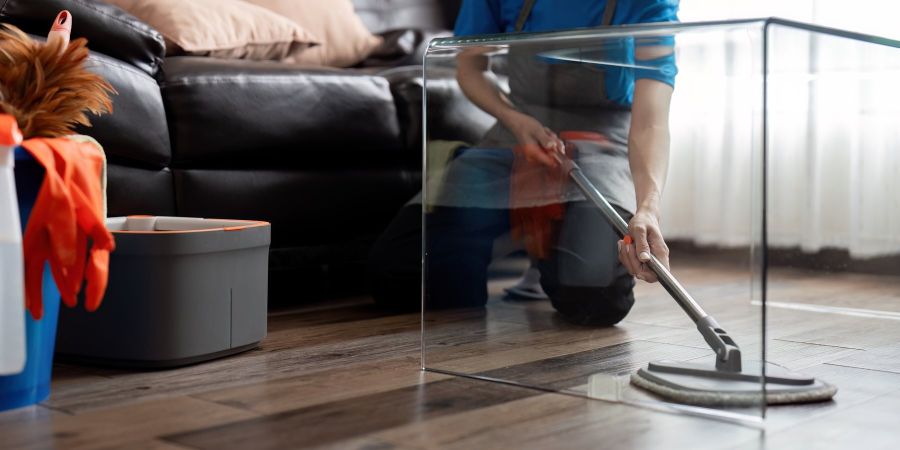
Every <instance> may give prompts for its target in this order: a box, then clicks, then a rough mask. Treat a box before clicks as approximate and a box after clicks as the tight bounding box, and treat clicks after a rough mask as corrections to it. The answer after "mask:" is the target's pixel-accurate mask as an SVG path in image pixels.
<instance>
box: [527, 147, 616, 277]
mask: <svg viewBox="0 0 900 450" xmlns="http://www.w3.org/2000/svg"><path fill="white" fill-rule="evenodd" d="M559 138H560V139H562V140H563V142H564V143H565V152H566V156H565V157H567V158H574V157H575V152H576V151H577V149H576V145H575V144H574V143H573V141H592V142H596V143H599V144H604V143H608V142H609V139H608V138H607V137H606V136H604V135H602V134H600V133H595V132H592V131H562V132H560V133H559ZM513 153H514V154H515V159H514V160H513V168H512V174H511V175H510V187H509V197H510V204H511V207H510V227H511V228H512V230H511V232H512V236H513V238H515V239H519V240H522V241H523V242H524V244H525V250H526V251H527V252H528V255H529V256H531V257H532V258H535V259H545V258H547V257H548V256H549V255H550V250H551V249H552V248H553V243H554V242H555V241H556V237H557V236H556V235H557V233H558V231H559V225H560V224H561V223H562V220H563V216H564V215H565V212H566V208H565V198H564V195H565V192H566V187H567V185H568V183H569V174H568V173H567V172H566V171H565V169H564V168H563V167H554V168H551V167H547V166H545V165H543V164H541V163H539V162H532V161H528V159H527V158H525V156H524V155H525V151H524V149H523V148H521V147H516V148H514V149H513ZM532 203H534V204H540V205H541V206H522V205H528V204H532Z"/></svg>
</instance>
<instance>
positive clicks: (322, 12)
mask: <svg viewBox="0 0 900 450" xmlns="http://www.w3.org/2000/svg"><path fill="white" fill-rule="evenodd" d="M246 1H247V2H249V3H253V4H256V5H259V6H262V7H265V8H268V9H270V10H272V11H274V12H276V13H278V14H281V15H282V16H285V17H287V18H289V19H291V20H293V21H294V22H296V23H298V24H299V25H300V26H301V27H303V28H304V29H306V30H309V31H310V32H311V33H313V34H314V35H316V36H318V37H319V38H320V39H321V41H320V43H321V45H319V46H316V47H311V48H302V49H294V50H293V51H292V52H291V54H290V55H289V56H288V57H287V58H286V59H285V61H286V62H293V63H298V64H305V65H315V66H331V67H348V66H352V65H354V64H356V63H358V62H360V61H362V60H363V59H365V58H366V57H367V56H369V54H370V53H372V50H374V49H375V48H376V47H378V45H379V44H381V38H380V37H378V36H374V35H372V33H371V32H369V30H368V29H366V26H365V25H364V24H363V23H362V20H361V19H360V18H359V16H358V15H356V11H354V10H353V3H351V1H350V0H246Z"/></svg>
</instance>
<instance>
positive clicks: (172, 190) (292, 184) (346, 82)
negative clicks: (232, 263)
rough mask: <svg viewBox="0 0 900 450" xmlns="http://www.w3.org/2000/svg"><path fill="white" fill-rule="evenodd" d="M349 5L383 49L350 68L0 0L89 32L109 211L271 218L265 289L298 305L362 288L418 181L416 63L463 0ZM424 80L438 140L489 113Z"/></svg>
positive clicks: (78, 4)
mask: <svg viewBox="0 0 900 450" xmlns="http://www.w3.org/2000/svg"><path fill="white" fill-rule="evenodd" d="M355 3H356V6H357V10H358V12H359V14H360V15H361V17H362V18H363V19H364V22H365V23H366V24H367V26H369V27H370V29H371V30H372V32H374V33H380V34H382V35H383V36H384V37H385V45H384V46H383V47H382V48H380V49H379V50H378V51H376V53H375V54H374V55H373V56H372V57H371V58H370V59H369V60H367V61H366V62H364V63H363V64H361V65H360V67H357V68H352V69H323V68H305V67H300V66H293V65H285V64H279V63H269V62H252V61H232V60H216V59H208V58H196V57H172V58H166V57H165V48H164V41H163V38H162V36H161V35H160V34H159V33H158V32H156V31H155V30H153V29H152V28H151V27H150V26H148V25H147V24H145V23H143V22H141V21H139V20H138V19H136V18H134V17H133V16H131V15H129V14H127V13H125V12H123V11H121V10H119V9H118V8H115V7H113V6H110V5H107V4H105V3H103V2H102V1H100V0H5V1H3V2H0V22H6V23H11V24H14V25H16V26H19V27H20V28H22V29H24V30H25V31H26V32H28V33H32V34H35V35H37V36H42V35H45V33H46V30H47V29H48V27H49V26H50V23H51V21H52V19H53V17H55V15H56V14H57V12H58V11H60V10H62V9H68V10H70V11H71V12H72V13H73V16H74V18H75V26H74V31H73V35H74V36H73V37H86V38H87V39H88V40H89V46H90V48H91V49H92V67H93V70H96V71H98V72H100V73H102V74H103V75H104V76H106V77H107V79H108V80H109V81H110V82H111V83H112V84H113V86H114V87H115V88H116V90H117V91H118V95H117V96H116V97H115V98H114V112H113V114H111V115H107V116H103V117H100V118H97V119H96V120H94V124H95V125H94V127H93V129H89V130H83V132H84V133H85V134H90V135H92V136H93V137H95V138H96V139H97V140H98V141H100V143H101V144H102V145H103V146H104V148H105V149H106V152H107V155H108V159H109V163H110V165H109V189H108V200H109V213H110V215H128V214H155V215H179V216H197V217H223V218H234V219H240V218H248V219H260V220H267V221H270V222H271V223H272V233H273V243H272V253H271V258H270V274H271V277H270V278H271V281H272V288H273V289H272V293H273V300H275V301H276V302H281V301H289V302H299V301H304V300H308V299H313V298H321V297H322V296H323V295H328V296H335V295H342V294H349V293H355V292H360V291H361V289H362V287H363V285H364V283H363V267H364V262H365V258H366V255H367V252H368V248H369V246H370V244H371V242H372V241H373V240H374V238H375V237H376V236H377V235H378V234H379V233H380V232H381V231H382V230H383V229H384V227H385V226H386V225H387V223H388V222H389V221H390V219H391V217H392V216H393V214H394V213H395V212H396V211H397V210H398V209H399V207H400V206H401V205H402V204H403V203H404V202H406V201H407V200H408V199H409V198H410V197H411V196H413V195H414V194H415V193H416V192H417V191H418V189H419V187H420V183H421V145H422V144H421V142H422V141H421V135H422V129H421V128H422V124H421V97H422V91H421V90H422V79H421V76H422V73H421V66H418V64H420V62H421V53H422V51H423V48H424V46H425V45H426V44H427V40H428V39H429V38H430V37H432V36H434V35H435V34H436V33H441V32H443V33H447V31H446V30H449V29H450V28H451V27H452V22H453V20H454V19H455V14H456V10H457V9H458V6H459V2H458V1H442V0H356V2H355ZM429 85H430V86H432V85H433V87H434V92H435V94H434V95H435V98H441V99H444V104H445V105H446V111H432V112H430V114H434V116H435V117H442V118H443V120H444V121H445V122H446V124H445V125H446V131H447V133H446V134H447V136H453V137H457V138H458V136H459V135H460V134H462V135H464V136H465V135H468V136H472V137H473V138H474V137H477V136H478V134H479V133H481V132H482V131H483V130H484V129H485V128H486V126H488V125H490V123H489V121H486V120H485V117H484V116H483V115H482V114H480V112H478V111H475V110H473V109H472V108H471V107H470V106H468V105H467V104H466V103H465V102H463V101H460V99H459V93H458V89H457V88H456V87H455V82H454V81H453V80H452V75H448V77H447V79H445V80H443V81H442V82H435V83H430V84H429ZM436 105H437V104H436ZM435 108H437V109H438V110H443V109H445V108H444V106H435ZM436 134H437V135H439V134H442V133H440V132H437V133H436ZM436 137H440V136H436Z"/></svg>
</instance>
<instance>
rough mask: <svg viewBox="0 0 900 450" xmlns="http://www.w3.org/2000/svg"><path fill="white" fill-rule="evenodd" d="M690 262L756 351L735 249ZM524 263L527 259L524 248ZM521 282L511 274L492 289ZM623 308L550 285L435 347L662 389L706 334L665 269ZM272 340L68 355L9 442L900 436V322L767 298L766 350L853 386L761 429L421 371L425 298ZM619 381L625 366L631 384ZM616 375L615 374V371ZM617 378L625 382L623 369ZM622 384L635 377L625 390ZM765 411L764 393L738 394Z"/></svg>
mask: <svg viewBox="0 0 900 450" xmlns="http://www.w3.org/2000/svg"><path fill="white" fill-rule="evenodd" d="M675 266H676V268H677V270H676V273H677V275H678V276H679V277H680V279H681V280H682V282H683V283H684V284H685V285H687V286H688V287H689V289H690V290H691V292H692V293H694V295H695V296H696V297H697V298H698V299H700V300H701V301H702V302H703V303H704V305H705V306H707V308H708V309H709V311H710V312H711V313H712V314H713V315H714V316H716V317H717V319H718V320H719V322H720V323H722V324H723V326H725V327H726V328H727V329H728V330H729V331H730V332H732V333H733V334H734V335H735V336H736V338H738V342H739V343H741V345H742V347H743V349H744V352H745V355H750V356H748V358H750V359H758V356H757V357H755V358H754V355H760V354H761V346H760V342H761V341H760V332H761V329H760V327H759V319H760V309H759V307H755V306H753V305H752V304H751V303H750V301H749V278H748V274H747V273H746V271H744V270H742V269H741V268H740V267H738V266H732V265H728V264H722V263H718V262H716V261H714V260H710V259H704V260H702V261H700V262H696V261H693V262H692V261H688V260H683V261H676V262H675ZM512 269H513V270H511V271H508V272H509V273H510V274H513V275H514V274H515V273H516V270H515V265H513V266H512ZM509 283H510V280H509V279H498V280H497V281H496V282H494V283H492V285H491V292H492V293H494V294H499V293H500V292H502V288H503V287H504V286H506V285H508V284H509ZM770 292H771V296H770V299H772V300H777V301H779V302H784V303H786V304H792V305H822V306H828V307H836V308H845V307H849V308H863V309H866V310H870V311H875V312H878V311H885V312H887V313H894V314H895V315H896V312H898V311H900V278H891V277H887V276H879V275H854V274H827V273H821V272H812V271H802V270H796V269H791V270H775V271H773V274H772V277H771V291H770ZM636 297H637V304H636V306H635V308H634V310H633V311H632V313H631V314H630V315H629V316H628V318H627V319H626V320H625V321H624V322H623V323H621V324H620V325H619V326H616V327H613V328H604V329H591V328H584V327H577V326H573V325H570V324H567V323H566V322H564V321H562V320H561V319H560V318H559V317H558V316H557V315H556V314H555V313H554V312H553V309H552V308H551V307H550V305H549V304H548V303H547V302H510V301H500V300H492V301H491V303H490V305H489V307H488V308H487V309H484V310H465V311H453V312H444V313H439V314H438V313H434V314H431V313H430V314H428V315H427V317H426V322H427V323H426V330H427V331H426V339H425V341H426V344H427V347H428V356H427V358H426V364H427V365H428V366H429V367H434V368H437V369H441V370H448V371H455V372H461V373H466V374H470V375H473V376H479V377H490V378H499V379H505V380H510V381H513V382H517V383H523V384H534V385H538V386H541V387H543V388H545V389H556V390H561V391H564V392H568V393H569V394H580V395H586V394H589V393H590V394H592V395H594V396H597V397H599V398H607V399H611V398H614V397H615V396H624V397H620V398H629V399H640V400H649V399H652V397H651V396H649V395H648V394H645V393H643V392H640V391H637V390H634V388H631V387H630V386H628V385H627V378H624V377H627V375H628V374H629V373H630V372H631V371H633V370H635V369H636V368H637V367H639V366H641V365H643V364H645V363H646V362H647V361H649V360H654V359H660V358H677V359H682V360H687V359H702V358H708V357H709V356H710V354H711V353H710V351H709V349H708V348H707V347H706V345H705V343H704V342H703V341H702V339H701V338H700V337H699V336H698V335H697V333H696V331H695V330H694V329H693V326H692V324H691V323H690V321H689V320H687V318H686V317H685V316H684V314H683V313H682V312H681V311H680V310H678V309H677V307H676V306H675V305H674V304H673V302H672V300H671V299H669V298H668V296H667V294H666V293H665V292H664V291H663V290H662V289H661V288H660V287H659V286H650V285H645V284H642V285H640V286H639V287H638V289H637V294H636ZM269 321H270V323H269V335H268V337H267V338H266V340H265V341H264V342H263V343H262V345H261V346H260V348H259V349H256V350H253V351H250V352H247V353H244V354H242V355H237V356H234V357H230V358H225V359H222V360H218V361H213V362H209V363H206V364H201V365H196V366H190V367H185V368H180V369H175V370H165V371H152V372H137V371H124V370H116V369H107V368H97V367H89V366H75V365H67V364H57V366H56V367H55V374H54V382H53V394H52V396H51V397H50V399H48V400H47V401H46V402H44V403H42V404H41V405H38V406H35V407H30V408H23V409H19V410H15V411H10V412H6V413H0V448H15V449H19V448H91V449H93V448H129V449H135V448H137V449H184V448H215V449H219V448H253V449H257V448H261V449H264V448H351V449H352V448H359V449H392V448H403V449H406V448H416V449H418V448H451V449H457V448H458V449H471V448H479V449H481V448H535V449H549V448H553V449H556V448H616V449H620V448H634V449H639V448H640V449H642V448H651V449H657V448H667V449H668V448H689V449H715V448H739V449H751V448H754V449H755V448H848V447H865V448H867V449H868V448H896V447H897V445H898V443H900V428H898V427H897V426H896V424H897V423H900V321H898V320H896V319H890V318H880V317H877V314H876V315H875V316H871V315H869V316H865V315H863V316H852V315H847V314H837V313H834V312H812V311H808V310H797V309H789V308H770V309H769V321H770V322H769V323H770V328H769V335H770V337H771V338H773V339H772V340H771V341H770V346H769V349H768V358H769V360H770V361H772V362H775V363H778V364H782V365H785V366H787V367H789V368H791V369H795V370H802V371H804V372H807V373H810V374H812V375H815V376H817V377H821V378H823V379H826V380H828V381H829V382H832V383H834V384H836V385H838V386H839V388H840V391H839V393H838V395H837V397H836V398H835V400H834V401H832V402H827V403H820V404H809V405H794V406H786V407H777V408H769V410H768V420H767V423H766V428H765V432H762V431H760V430H759V429H756V428H752V427H746V426H740V425H736V424H732V423H726V422H721V421H713V420H709V419H704V418H698V417H691V416H685V415H678V414H670V413H662V412H657V411H652V410H648V409H642V408H636V407H633V406H629V405H625V404H621V403H615V402H609V401H598V400H591V399H586V398H582V397H578V396H574V395H563V394H558V393H548V392H546V391H541V390H535V389H529V388H525V387H520V386H513V385H508V384H499V383H490V382H486V381H481V380H475V379H470V378H462V377H456V376H450V375H445V374H440V373H433V372H421V371H420V370H419V365H420V359H419V337H420V335H419V330H420V325H419V315H418V314H406V315H385V314H383V313H381V312H379V311H377V310H376V309H374V308H373V307H372V306H371V305H370V304H369V302H368V301H367V299H356V300H352V301H343V302H337V303H334V304H332V305H318V306H316V307H309V308H304V309H297V310H293V311H281V312H277V313H273V314H271V315H270V318H269ZM623 380H624V384H623ZM604 383H613V384H615V386H613V385H604ZM616 383H618V384H616ZM612 390H624V392H619V391H616V392H612ZM737 412H745V413H747V412H752V411H746V410H743V411H737Z"/></svg>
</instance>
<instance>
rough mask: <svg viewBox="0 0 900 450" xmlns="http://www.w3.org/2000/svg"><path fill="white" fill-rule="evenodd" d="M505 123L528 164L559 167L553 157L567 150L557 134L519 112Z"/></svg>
mask: <svg viewBox="0 0 900 450" xmlns="http://www.w3.org/2000/svg"><path fill="white" fill-rule="evenodd" d="M505 122H506V123H505V125H506V126H507V128H509V130H510V131H511V132H512V133H513V135H514V136H515V137H516V141H518V143H519V148H520V149H521V151H522V152H523V154H524V155H525V159H526V160H527V161H528V162H531V163H533V162H537V163H540V164H543V165H545V166H548V167H558V166H559V161H558V160H557V159H556V157H554V156H553V153H563V152H564V151H565V148H564V144H563V142H562V141H561V140H560V139H559V137H557V136H556V133H554V132H553V131H551V130H550V129H549V128H547V127H545V126H544V125H543V124H541V123H540V122H538V121H537V120H536V119H535V118H534V117H531V116H529V115H526V114H522V113H519V112H516V113H515V114H514V115H513V116H511V117H510V118H509V119H507V120H506V121H505Z"/></svg>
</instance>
